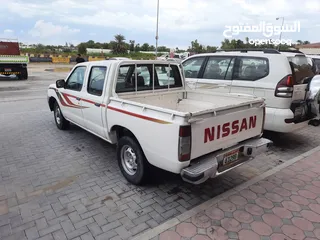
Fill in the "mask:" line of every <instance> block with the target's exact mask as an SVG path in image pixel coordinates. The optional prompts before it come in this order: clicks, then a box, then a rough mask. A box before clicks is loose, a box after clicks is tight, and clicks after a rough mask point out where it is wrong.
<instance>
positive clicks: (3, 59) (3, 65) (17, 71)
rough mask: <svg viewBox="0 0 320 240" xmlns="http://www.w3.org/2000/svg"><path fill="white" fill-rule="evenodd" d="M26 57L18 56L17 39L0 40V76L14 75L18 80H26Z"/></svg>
mask: <svg viewBox="0 0 320 240" xmlns="http://www.w3.org/2000/svg"><path fill="white" fill-rule="evenodd" d="M28 63H29V57H28V56H21V55H20V47H19V42H18V40H17V39H0V75H4V76H11V75H16V76H17V77H18V79H20V80H27V79H28V68H27V66H28Z"/></svg>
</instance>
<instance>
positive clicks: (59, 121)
mask: <svg viewBox="0 0 320 240" xmlns="http://www.w3.org/2000/svg"><path fill="white" fill-rule="evenodd" d="M53 112H54V120H55V122H56V125H57V127H58V128H59V129H60V130H65V129H67V128H68V127H69V121H68V120H66V119H65V118H64V116H63V115H62V112H61V109H60V106H59V104H58V103H57V102H55V104H54V111H53Z"/></svg>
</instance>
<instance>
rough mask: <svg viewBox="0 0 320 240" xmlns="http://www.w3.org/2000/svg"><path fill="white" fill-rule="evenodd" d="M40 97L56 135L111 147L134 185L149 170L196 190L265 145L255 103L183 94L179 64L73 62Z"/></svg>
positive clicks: (241, 98)
mask: <svg viewBox="0 0 320 240" xmlns="http://www.w3.org/2000/svg"><path fill="white" fill-rule="evenodd" d="M169 65H170V66H169ZM138 68H139V69H138ZM163 68H164V69H168V68H170V69H168V70H167V71H169V70H170V71H169V72H171V73H172V76H170V75H171V74H169V76H168V74H165V73H163ZM137 70H138V71H139V72H140V74H138V71H137ZM120 73H121V74H120ZM142 73H143V74H142ZM168 80H169V81H168ZM47 97H48V105H49V108H50V110H51V111H53V112H54V119H55V122H56V125H57V127H58V129H61V130H65V129H67V127H68V126H69V123H70V122H71V123H74V124H76V125H78V126H80V127H81V128H83V129H85V130H87V131H88V132H91V133H92V134H95V135H97V136H98V137H100V138H102V139H104V140H105V141H107V142H110V143H111V144H116V145H117V160H118V164H119V167H120V170H121V172H122V174H123V175H124V177H125V178H126V179H127V180H128V181H129V182H131V183H133V184H142V183H143V182H144V181H146V180H147V177H152V176H150V172H151V171H150V166H155V167H158V168H161V169H164V170H167V171H170V172H172V173H176V174H180V175H181V177H182V179H183V180H185V181H187V182H190V183H193V184H199V183H202V182H204V181H206V180H207V179H209V178H213V177H216V176H219V175H220V174H223V173H225V172H227V171H229V170H231V169H233V168H235V167H237V166H240V165H242V164H243V163H245V162H246V161H248V160H251V159H253V158H254V157H255V156H257V155H259V154H260V153H262V152H265V151H267V150H268V148H269V145H270V144H271V143H272V142H271V141H270V140H268V139H265V138H261V135H262V130H263V122H264V118H265V111H264V109H265V104H264V100H263V99H262V98H256V97H252V96H251V97H244V96H233V95H230V94H219V93H210V92H199V91H192V90H187V89H186V88H185V79H184V77H183V73H182V70H181V66H180V65H179V64H178V63H170V64H169V63H168V62H165V61H156V60H151V61H150V60H146V61H140V60H116V61H95V62H84V63H79V64H77V65H76V66H75V67H74V68H73V69H72V70H71V72H70V73H69V74H68V76H67V77H66V79H61V80H57V81H56V84H51V85H50V86H49V88H48V92H47ZM64 140H65V141H67V140H66V138H64Z"/></svg>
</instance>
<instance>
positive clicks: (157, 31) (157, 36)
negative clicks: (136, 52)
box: [156, 0, 159, 57]
mask: <svg viewBox="0 0 320 240" xmlns="http://www.w3.org/2000/svg"><path fill="white" fill-rule="evenodd" d="M158 39H159V0H157V27H156V57H158Z"/></svg>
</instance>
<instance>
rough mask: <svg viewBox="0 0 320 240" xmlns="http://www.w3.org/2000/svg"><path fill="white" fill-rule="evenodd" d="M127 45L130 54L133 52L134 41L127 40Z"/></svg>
mask: <svg viewBox="0 0 320 240" xmlns="http://www.w3.org/2000/svg"><path fill="white" fill-rule="evenodd" d="M129 43H130V47H129V50H130V52H134V47H135V41H134V40H129Z"/></svg>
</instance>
